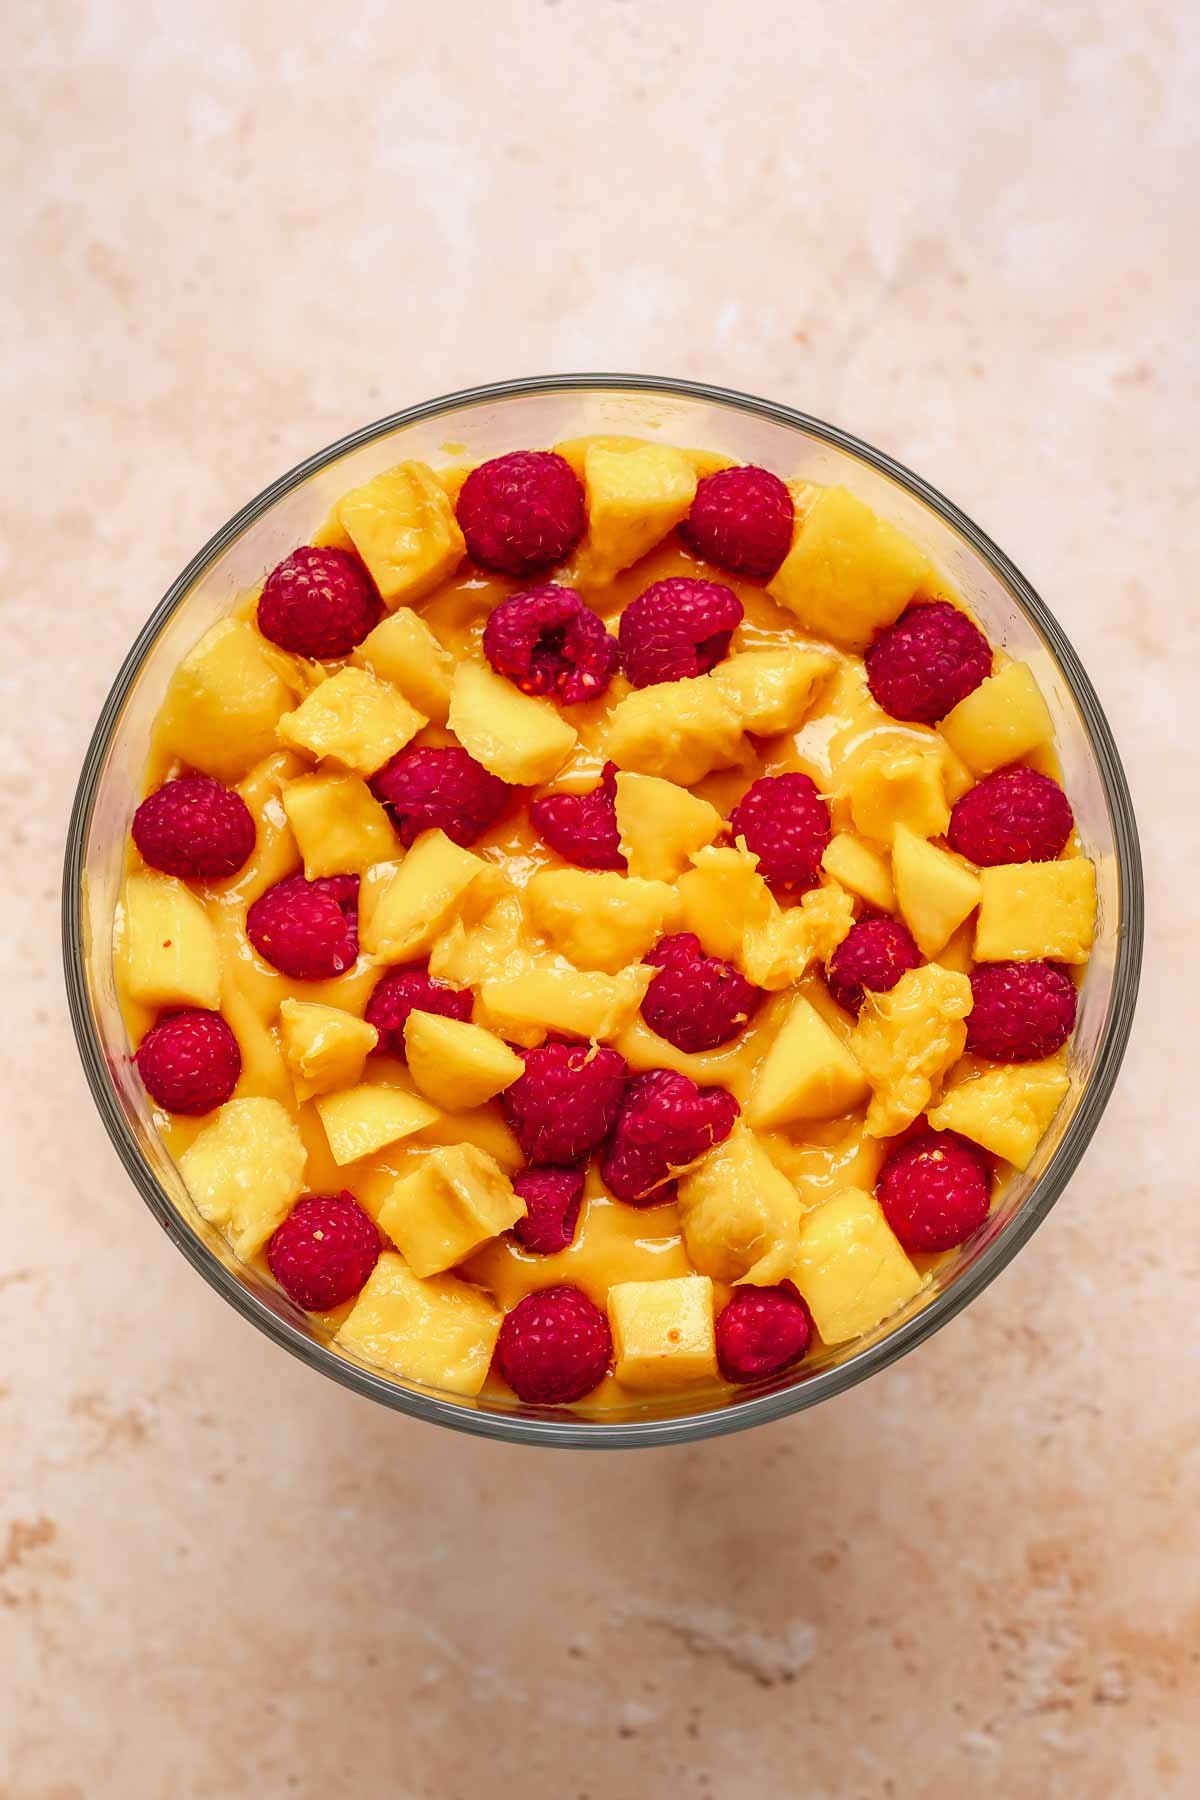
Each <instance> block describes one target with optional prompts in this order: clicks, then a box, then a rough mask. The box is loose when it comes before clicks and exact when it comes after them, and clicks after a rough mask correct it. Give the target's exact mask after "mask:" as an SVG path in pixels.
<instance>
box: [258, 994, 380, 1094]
mask: <svg viewBox="0 0 1200 1800" xmlns="http://www.w3.org/2000/svg"><path fill="white" fill-rule="evenodd" d="M279 1036H280V1040H281V1042H282V1044H283V1054H284V1060H285V1061H286V1063H287V1065H288V1069H289V1070H290V1072H291V1077H292V1086H293V1088H294V1089H295V1091H296V1098H297V1100H311V1099H312V1097H313V1095H314V1094H327V1093H329V1091H330V1090H331V1089H332V1088H345V1087H353V1085H354V1083H355V1082H356V1081H358V1080H359V1079H360V1078H361V1076H362V1072H363V1064H364V1063H365V1062H366V1060H367V1057H368V1056H369V1055H370V1053H371V1051H372V1050H374V1048H375V1046H376V1044H377V1043H378V1042H379V1033H378V1032H377V1031H376V1029H375V1027H374V1026H373V1025H368V1024H367V1022H366V1020H365V1019H359V1018H356V1017H355V1015H354V1014H353V1013H348V1012H343V1011H342V1009H341V1007H339V1006H322V1005H320V1004H319V1003H318V1002H317V1001H315V1000H283V1001H281V1002H280V1006H279Z"/></svg>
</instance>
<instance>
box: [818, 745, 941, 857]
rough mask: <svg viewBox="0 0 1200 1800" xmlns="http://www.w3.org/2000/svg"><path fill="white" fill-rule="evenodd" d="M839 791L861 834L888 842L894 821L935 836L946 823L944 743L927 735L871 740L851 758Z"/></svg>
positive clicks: (922, 834)
mask: <svg viewBox="0 0 1200 1800" xmlns="http://www.w3.org/2000/svg"><path fill="white" fill-rule="evenodd" d="M843 792H844V793H845V796H846V798H847V800H848V801H849V803H850V816H851V818H852V819H853V820H854V826H855V829H856V830H857V831H861V832H862V833H863V834H864V836H866V837H869V838H877V839H878V840H879V842H880V843H882V844H887V843H890V842H891V837H892V832H893V830H894V828H895V827H896V826H897V825H905V826H907V828H908V829H909V830H910V831H911V832H913V833H915V835H916V836H917V837H922V838H928V837H940V836H941V834H942V833H943V832H944V831H945V829H946V827H947V825H948V824H949V823H950V807H949V804H948V803H947V800H946V787H945V747H944V746H943V745H942V744H941V743H940V742H939V741H938V740H937V739H936V738H932V737H931V738H928V739H926V740H925V741H923V742H916V741H913V742H909V743H898V742H896V741H894V740H893V741H889V742H887V743H883V744H878V745H875V746H874V747H873V748H869V749H867V750H865V751H863V752H862V753H861V754H860V755H859V756H857V757H855V759H854V761H853V762H852V764H851V765H850V768H849V769H848V770H847V772H846V776H845V778H844V783H843Z"/></svg>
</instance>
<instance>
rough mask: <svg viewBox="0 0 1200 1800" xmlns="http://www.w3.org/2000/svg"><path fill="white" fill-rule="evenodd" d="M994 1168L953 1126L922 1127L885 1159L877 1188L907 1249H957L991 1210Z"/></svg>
mask: <svg viewBox="0 0 1200 1800" xmlns="http://www.w3.org/2000/svg"><path fill="white" fill-rule="evenodd" d="M991 1186H992V1174H991V1169H990V1168H989V1166H988V1161H987V1158H986V1157H985V1156H984V1154H983V1151H982V1150H980V1149H978V1148H977V1147H976V1145H974V1144H970V1143H968V1142H967V1140H966V1138H961V1137H958V1136H956V1134H955V1133H954V1132H953V1131H920V1132H918V1133H917V1135H916V1136H915V1137H911V1138H909V1140H908V1142H907V1143H906V1144H902V1145H901V1146H900V1148H899V1149H898V1150H893V1151H892V1154H891V1155H890V1156H889V1157H888V1159H887V1161H886V1162H885V1163H884V1165H883V1168H882V1169H881V1170H880V1172H879V1180H878V1181H877V1182H876V1184H875V1192H876V1195H877V1197H878V1200H879V1204H880V1206H881V1207H882V1208H883V1212H884V1216H885V1218H886V1219H887V1222H888V1224H889V1225H890V1226H891V1228H892V1230H893V1231H894V1232H895V1234H896V1236H897V1237H898V1238H899V1240H900V1242H901V1244H903V1246H904V1248H905V1249H906V1250H952V1249H953V1248H954V1246H955V1245H956V1244H961V1243H963V1242H964V1241H965V1240H966V1239H967V1238H969V1237H970V1235H971V1233H972V1232H973V1231H978V1229H979V1227H980V1226H981V1225H982V1224H983V1221H984V1220H985V1219H986V1218H987V1216H988V1201H989V1197H990V1193H991Z"/></svg>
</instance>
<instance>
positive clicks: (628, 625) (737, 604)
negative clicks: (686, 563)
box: [617, 575, 743, 688]
mask: <svg viewBox="0 0 1200 1800" xmlns="http://www.w3.org/2000/svg"><path fill="white" fill-rule="evenodd" d="M742 610H743V609H742V603H741V601H740V600H739V599H738V597H737V595H736V594H735V593H734V591H733V589H732V588H727V587H725V586H724V585H723V584H722V583H721V582H719V581H696V580H693V578H692V577H691V576H690V575H673V576H671V577H670V578H669V579H668V580H666V581H656V582H654V583H653V584H652V585H651V586H650V587H648V588H647V589H646V590H645V592H644V593H641V594H639V595H638V597H637V599H636V600H631V601H630V603H629V605H628V606H627V607H626V608H625V611H624V612H623V613H622V614H621V623H620V625H619V626H618V627H617V641H618V643H619V644H620V647H621V667H622V669H623V670H624V672H625V674H626V676H627V678H628V679H629V680H630V681H631V682H632V683H633V685H634V687H638V688H642V687H651V686H653V684H654V683H655V682H656V681H683V680H685V679H687V678H688V677H689V676H692V675H704V674H707V672H708V670H709V669H711V668H712V667H713V666H714V665H715V664H716V663H719V662H720V660H721V658H722V657H723V656H724V655H725V653H726V651H727V650H728V649H729V640H730V638H731V637H732V636H733V633H734V630H735V629H736V627H737V626H738V625H740V624H741V622H742Z"/></svg>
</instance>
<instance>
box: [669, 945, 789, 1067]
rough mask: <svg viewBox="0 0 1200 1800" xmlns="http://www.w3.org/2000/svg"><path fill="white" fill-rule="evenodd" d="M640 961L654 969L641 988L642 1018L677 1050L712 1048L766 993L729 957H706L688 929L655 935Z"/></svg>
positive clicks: (731, 1033) (729, 1035)
mask: <svg viewBox="0 0 1200 1800" xmlns="http://www.w3.org/2000/svg"><path fill="white" fill-rule="evenodd" d="M644 961H646V962H648V963H653V965H654V966H655V968H657V969H658V971H659V973H658V974H657V975H656V976H655V977H654V980H653V981H652V982H651V983H650V986H649V988H648V989H647V990H646V998H645V999H644V1000H643V1001H642V1017H643V1018H644V1019H645V1021H646V1023H647V1025H649V1027H650V1029H651V1031H656V1032H657V1033H658V1035H659V1037H661V1038H666V1040H667V1042H668V1044H674V1046H675V1048H676V1049H677V1050H684V1051H687V1052H688V1053H689V1054H695V1053H698V1052H700V1051H704V1050H716V1049H717V1048H718V1047H719V1046H720V1045H721V1044H727V1043H728V1042H729V1040H730V1038H734V1037H736V1036H737V1034H738V1032H739V1031H741V1029H742V1027H743V1026H744V1025H745V1024H747V1023H748V1021H749V1020H750V1019H752V1018H753V1017H754V1014H755V1013H756V1012H757V1011H758V1008H759V1007H760V1005H761V1004H762V1002H763V999H764V998H765V996H764V994H763V991H762V989H761V988H757V987H754V986H753V985H752V983H750V982H749V981H747V980H746V978H745V976H744V975H743V974H741V973H740V971H739V970H738V969H736V968H735V967H734V965H733V964H732V963H730V962H726V961H724V959H723V958H722V957H719V956H705V954H704V951H703V949H702V948H701V944H700V939H699V938H698V937H696V936H695V935H694V934H693V933H692V932H690V931H680V932H676V933H675V934H674V935H673V936H671V937H664V938H660V939H659V941H658V943H657V944H656V945H655V946H654V948H653V950H651V951H649V952H648V954H647V955H646V957H645V958H644Z"/></svg>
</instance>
